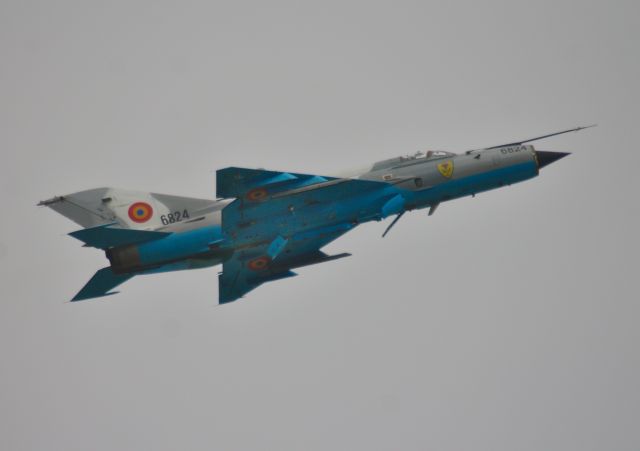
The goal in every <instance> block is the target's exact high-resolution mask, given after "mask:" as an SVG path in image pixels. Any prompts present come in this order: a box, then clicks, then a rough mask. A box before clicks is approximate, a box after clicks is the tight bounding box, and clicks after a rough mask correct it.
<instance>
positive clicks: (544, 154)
mask: <svg viewBox="0 0 640 451" xmlns="http://www.w3.org/2000/svg"><path fill="white" fill-rule="evenodd" d="M567 155H570V154H569V153H568V152H548V151H546V150H536V160H537V161H538V168H543V167H545V166H546V165H548V164H551V163H553V162H554V161H556V160H559V159H560V158H564V157H566V156H567Z"/></svg>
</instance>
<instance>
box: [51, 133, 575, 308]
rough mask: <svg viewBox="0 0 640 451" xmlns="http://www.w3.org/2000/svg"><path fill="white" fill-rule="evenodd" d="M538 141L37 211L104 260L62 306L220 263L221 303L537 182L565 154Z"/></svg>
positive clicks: (237, 173) (225, 179) (247, 173)
mask: <svg viewBox="0 0 640 451" xmlns="http://www.w3.org/2000/svg"><path fill="white" fill-rule="evenodd" d="M584 128H587V127H578V128H574V129H571V130H565V131H561V132H557V133H551V134H548V135H544V136H539V137H537V138H532V139H526V140H522V141H517V142H512V143H508V144H502V145H499V146H492V147H488V148H484V149H478V150H469V151H466V152H464V153H460V154H455V153H451V152H443V151H428V152H418V153H416V154H415V155H411V156H404V157H397V158H391V159H388V160H383V161H379V162H377V163H375V164H373V165H372V166H370V167H369V168H368V169H367V170H365V171H362V173H359V174H356V175H353V176H350V177H328V176H320V175H310V174H298V173H294V172H279V171H271V170H264V169H246V168H238V167H229V168H225V169H220V170H218V171H217V176H216V195H217V199H216V200H207V199H193V198H188V197H179V196H171V195H166V194H157V193H147V192H138V191H128V190H120V189H115V188H96V189H91V190H87V191H80V192H77V193H73V194H69V195H66V196H57V197H53V198H52V199H49V200H45V201H42V202H40V203H39V204H38V205H44V206H47V207H49V208H51V209H53V210H55V211H57V212H58V213H60V214H62V215H64V216H66V217H67V218H69V219H71V220H72V221H74V222H76V223H78V224H80V225H81V226H82V227H84V228H83V229H80V230H77V231H75V232H71V233H70V234H69V235H71V236H72V237H74V238H76V239H78V240H80V241H82V242H83V243H84V245H85V246H88V247H95V248H97V249H101V250H103V251H105V253H106V256H107V258H108V260H109V262H110V265H109V266H107V267H105V268H102V269H100V270H99V271H98V272H96V273H95V275H94V276H93V277H92V278H91V280H89V282H88V283H87V284H86V285H85V286H84V287H83V288H82V289H81V290H80V291H79V292H78V294H76V295H75V297H74V298H73V299H72V301H81V300H84V299H91V298H97V297H101V296H107V295H110V294H115V292H113V291H111V290H112V289H113V288H115V287H116V286H118V285H120V284H122V283H123V282H125V281H127V280H128V279H130V278H132V277H133V276H137V275H143V274H154V273H160V272H169V271H177V270H183V269H194V268H203V267H208V266H214V265H219V264H222V272H220V273H219V276H218V284H219V288H218V291H219V302H220V303H221V304H223V303H227V302H231V301H235V300H237V299H239V298H241V297H242V296H244V295H245V294H246V293H248V292H249V291H251V290H253V289H254V288H256V287H258V286H259V285H261V284H263V283H265V282H270V281H273V280H279V279H284V278H287V277H292V276H295V275H296V273H295V272H293V271H292V270H293V269H295V268H299V267H302V266H307V265H314V264H316V263H323V262H328V261H331V260H336V259H339V258H343V257H347V256H349V255H350V254H347V253H342V254H336V255H327V254H325V253H324V252H322V250H321V249H322V248H323V247H324V246H326V245H327V244H329V243H330V242H332V241H333V240H335V239H336V238H338V237H340V236H341V235H343V234H344V233H347V232H348V231H350V230H352V229H353V228H355V227H356V226H357V225H358V224H362V223H365V222H368V221H380V220H382V219H385V218H388V217H390V216H394V217H395V218H394V219H393V221H392V222H391V223H390V225H389V226H388V227H387V229H386V230H385V232H384V234H383V236H384V235H386V234H387V233H388V232H389V230H390V229H391V228H392V227H393V226H394V225H395V224H396V223H397V222H398V220H399V219H400V218H401V217H402V215H404V214H405V213H406V212H407V211H411V210H416V209H422V208H429V215H432V214H433V213H434V212H435V211H436V208H437V207H438V205H440V203H442V202H445V201H448V200H452V199H457V198H460V197H464V196H474V195H475V194H477V193H480V192H483V191H488V190H491V189H494V188H499V187H502V186H507V185H511V184H513V183H517V182H521V181H524V180H528V179H530V178H533V177H536V176H537V175H538V174H539V171H540V169H541V168H543V167H545V166H547V165H548V164H550V163H552V162H554V161H556V160H558V159H560V158H562V157H564V156H566V155H568V153H563V152H549V151H541V150H535V149H534V147H533V146H532V145H529V144H527V143H529V142H532V141H536V140H539V139H543V138H549V137H551V136H556V135H560V134H563V133H568V132H572V131H579V130H582V129H584Z"/></svg>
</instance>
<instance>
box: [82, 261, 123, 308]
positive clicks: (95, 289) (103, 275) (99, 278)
mask: <svg viewBox="0 0 640 451" xmlns="http://www.w3.org/2000/svg"><path fill="white" fill-rule="evenodd" d="M132 277H133V274H115V273H114V272H113V271H111V268H110V267H107V268H102V269H101V270H99V271H98V272H96V273H95V274H94V275H93V277H92V278H91V280H89V282H87V284H86V285H85V286H84V287H82V290H80V291H79V292H78V294H76V295H75V296H74V298H73V299H71V302H75V301H84V300H85V299H92V298H98V297H101V296H108V295H111V294H116V292H110V291H111V290H112V289H113V288H115V287H117V286H118V285H120V284H122V283H124V282H126V281H127V280H129V279H131V278H132Z"/></svg>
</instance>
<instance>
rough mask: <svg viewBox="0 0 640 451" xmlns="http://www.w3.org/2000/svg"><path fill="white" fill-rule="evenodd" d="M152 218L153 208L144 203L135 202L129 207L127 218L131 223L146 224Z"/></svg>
mask: <svg viewBox="0 0 640 451" xmlns="http://www.w3.org/2000/svg"><path fill="white" fill-rule="evenodd" d="M151 216H153V208H151V205H149V204H148V203H146V202H136V203H133V204H131V206H130V207H129V218H130V219H131V220H132V221H133V222H147V221H148V220H149V219H151Z"/></svg>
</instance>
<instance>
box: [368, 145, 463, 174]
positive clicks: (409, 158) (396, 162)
mask: <svg viewBox="0 0 640 451" xmlns="http://www.w3.org/2000/svg"><path fill="white" fill-rule="evenodd" d="M455 155H456V154H455V153H453V152H445V151H444V150H427V151H426V152H416V153H415V154H413V155H405V156H402V157H396V158H390V159H388V160H382V161H378V162H377V163H376V164H374V165H373V168H372V171H378V170H380V169H388V168H393V167H397V166H405V165H411V164H414V163H418V162H420V161H424V160H435V159H438V158H447V157H452V156H455Z"/></svg>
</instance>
